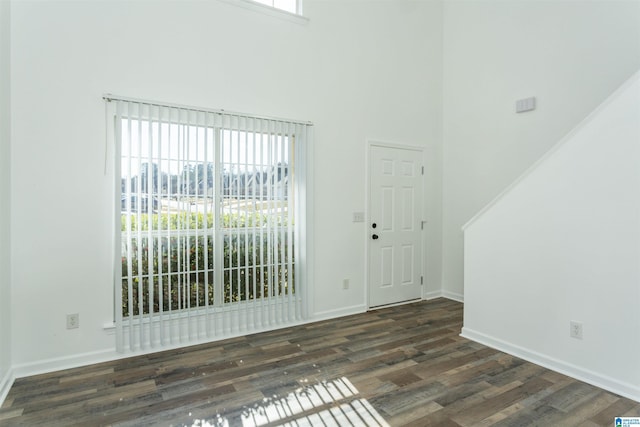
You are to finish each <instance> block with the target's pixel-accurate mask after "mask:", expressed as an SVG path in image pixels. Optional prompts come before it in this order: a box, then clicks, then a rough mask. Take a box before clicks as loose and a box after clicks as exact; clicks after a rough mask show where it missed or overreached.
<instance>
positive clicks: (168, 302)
mask: <svg viewBox="0 0 640 427" xmlns="http://www.w3.org/2000/svg"><path fill="white" fill-rule="evenodd" d="M105 99H106V101H107V109H108V110H107V111H108V113H109V114H108V117H109V118H110V119H109V123H108V125H109V126H112V127H113V137H114V139H115V146H116V162H115V167H116V173H115V175H116V179H117V182H116V205H117V207H116V211H117V215H116V218H117V221H116V233H115V240H116V259H117V260H118V262H117V263H116V266H115V273H116V274H115V276H116V280H115V282H116V286H115V288H116V292H115V298H116V313H115V318H116V322H115V323H116V331H117V332H116V336H117V348H118V350H119V351H134V350H144V349H147V348H152V347H156V346H157V347H161V346H175V345H179V344H181V343H189V342H198V341H206V340H209V339H214V338H218V337H224V336H230V335H236V334H239V333H243V332H254V331H259V330H264V329H271V328H274V327H277V326H278V325H282V326H284V325H288V324H293V323H295V322H296V321H299V320H302V319H303V318H304V317H305V312H304V307H305V304H304V301H305V281H304V277H305V274H304V272H305V268H304V260H305V245H304V243H305V218H306V213H305V206H306V200H305V195H306V193H305V183H306V174H305V171H306V168H305V158H306V147H307V145H308V144H309V139H310V125H309V124H308V123H301V122H294V121H286V120H279V119H270V118H261V117H253V116H249V115H242V114H235V113H233V114H231V113H225V112H221V111H211V110H204V109H198V108H190V107H181V106H172V105H162V104H160V103H155V102H141V101H135V100H128V99H124V98H115V97H105ZM111 118H113V122H111Z"/></svg>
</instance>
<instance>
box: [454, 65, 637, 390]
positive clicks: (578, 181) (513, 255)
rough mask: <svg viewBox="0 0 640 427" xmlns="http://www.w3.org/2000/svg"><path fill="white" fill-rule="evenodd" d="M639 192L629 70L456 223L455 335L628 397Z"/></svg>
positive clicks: (633, 375) (633, 368)
mask: <svg viewBox="0 0 640 427" xmlns="http://www.w3.org/2000/svg"><path fill="white" fill-rule="evenodd" d="M639 194H640V72H639V73H637V74H636V75H635V76H634V77H633V79H632V80H631V81H630V82H629V83H627V84H626V85H625V87H624V89H623V90H622V91H621V92H619V93H617V94H616V95H615V96H614V97H613V98H612V99H610V100H609V101H607V103H606V104H605V105H604V106H603V107H602V108H601V109H599V110H598V111H597V112H596V113H595V114H594V115H593V116H591V117H590V118H589V119H588V120H587V121H586V122H585V123H583V124H582V125H581V126H580V127H579V128H578V129H577V130H576V131H575V132H574V133H572V134H571V135H570V136H569V137H568V138H567V139H566V140H564V141H563V142H562V144H561V145H560V146H559V148H557V149H556V150H554V151H553V152H552V153H551V154H550V155H548V156H547V157H545V159H544V160H543V161H541V162H540V163H539V164H538V165H537V166H536V167H535V168H533V169H532V171H531V172H530V173H529V174H527V175H526V176H525V177H524V178H522V180H520V181H519V182H518V183H517V184H515V185H514V186H513V187H511V188H510V189H509V190H508V191H507V192H506V193H505V194H504V195H503V196H502V197H501V198H500V199H499V200H497V201H496V202H495V204H493V205H492V206H490V207H489V208H488V209H487V210H486V211H484V212H483V213H482V214H481V215H479V216H478V217H476V218H475V219H474V220H473V221H472V222H471V223H470V224H469V225H468V227H467V228H466V231H465V271H464V273H465V312H464V328H463V336H466V337H468V338H471V339H475V340H478V341H480V342H483V343H485V344H489V345H491V346H494V347H497V348H499V349H502V350H506V351H507V352H510V353H513V354H516V355H519V356H522V357H524V358H526V359H529V360H532V361H534V362H536V363H539V364H542V365H544V366H548V367H551V368H552V369H556V370H559V371H561V372H565V373H569V374H570V375H572V376H574V377H577V378H581V379H584V380H586V381H588V382H592V383H594V384H596V385H600V386H602V387H605V388H608V389H611V390H613V391H615V392H617V393H620V394H623V395H626V396H628V397H631V398H633V399H635V400H638V401H640V358H638V354H640V310H638V306H639V304H640V262H639V261H640V238H639V237H640V198H639V197H638V195H639ZM572 320H573V321H579V322H582V324H583V339H582V340H577V339H575V338H570V336H569V324H570V321H572Z"/></svg>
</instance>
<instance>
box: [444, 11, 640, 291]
mask: <svg viewBox="0 0 640 427" xmlns="http://www.w3.org/2000/svg"><path fill="white" fill-rule="evenodd" d="M443 52H444V61H443V68H444V72H443V75H444V104H443V105H444V107H443V114H444V120H443V147H444V153H443V171H444V174H443V249H442V251H443V267H442V268H443V290H444V293H445V295H448V296H453V297H457V298H462V296H463V293H464V290H463V259H462V256H463V241H462V231H461V227H462V225H463V224H464V223H465V222H467V221H468V220H469V219H470V218H471V217H472V216H473V215H474V214H475V213H477V212H478V211H479V210H480V209H481V208H482V207H483V206H485V205H486V204H487V203H489V201H491V200H492V199H493V198H494V197H495V196H496V195H497V194H498V193H500V192H501V191H502V190H503V189H504V188H505V187H506V186H507V185H509V184H510V183H511V182H512V181H513V180H514V179H515V178H516V177H518V176H519V175H520V174H521V173H522V172H523V171H524V170H525V169H526V168H527V167H528V166H530V165H531V164H532V163H533V162H534V161H536V160H537V159H538V158H540V157H541V156H542V155H543V153H545V152H546V151H547V150H548V149H549V148H550V147H551V146H553V145H554V144H555V143H556V142H557V141H558V140H560V138H562V137H563V136H564V135H565V134H566V133H567V132H568V131H569V130H570V129H572V128H573V127H574V126H575V125H576V124H577V123H578V122H579V121H580V120H581V119H582V118H584V117H585V116H586V115H587V114H588V113H589V112H590V111H592V110H593V109H594V108H595V107H596V106H597V105H598V104H599V103H600V102H602V101H603V100H604V99H605V98H606V97H607V96H608V95H609V94H611V93H612V92H613V91H614V90H615V89H616V88H617V87H618V86H619V85H620V84H621V83H622V82H623V81H625V80H626V79H627V78H628V77H629V76H630V75H631V74H632V73H633V72H635V71H636V70H637V69H638V68H640V2H637V1H621V2H618V1H534V0H530V1H528V0H523V1H447V2H445V5H444V49H443ZM529 96H536V97H537V100H538V108H537V110H535V111H534V112H531V113H526V114H515V112H514V111H515V101H516V100H517V99H520V98H525V97H529Z"/></svg>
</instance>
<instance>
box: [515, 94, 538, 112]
mask: <svg viewBox="0 0 640 427" xmlns="http://www.w3.org/2000/svg"><path fill="white" fill-rule="evenodd" d="M535 109H536V97H535V96H532V97H530V98H524V99H519V100H517V101H516V113H524V112H526V111H532V110H535Z"/></svg>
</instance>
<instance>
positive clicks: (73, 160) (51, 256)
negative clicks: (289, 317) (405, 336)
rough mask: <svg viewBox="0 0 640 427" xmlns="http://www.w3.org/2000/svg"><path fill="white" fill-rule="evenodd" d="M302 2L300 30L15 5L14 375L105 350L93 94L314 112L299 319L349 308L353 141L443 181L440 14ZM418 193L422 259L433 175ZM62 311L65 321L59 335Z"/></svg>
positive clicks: (354, 295)
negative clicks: (70, 326)
mask: <svg viewBox="0 0 640 427" xmlns="http://www.w3.org/2000/svg"><path fill="white" fill-rule="evenodd" d="M305 11H306V14H308V16H309V18H310V21H309V22H308V23H306V24H304V23H302V24H301V23H297V22H292V21H290V20H286V19H281V18H276V17H273V16H269V15H265V14H261V13H256V12H255V11H252V10H247V9H245V8H240V7H237V6H235V5H233V4H230V3H227V2H218V1H213V0H211V1H207V2H203V1H182V2H160V1H158V2H155V1H154V2H138V1H130V2H113V1H92V2H75V1H69V2H66V1H49V2H39V1H35V2H28V1H27V2H16V3H14V4H13V7H12V15H13V16H12V22H11V23H12V40H11V43H12V47H13V58H12V64H11V67H12V72H13V76H14V78H13V80H12V82H11V85H12V89H13V104H12V105H13V110H12V124H13V139H12V150H13V153H12V155H13V164H12V166H13V169H12V190H13V196H14V199H13V204H12V206H11V209H12V214H13V215H14V217H13V222H12V232H13V236H14V239H13V242H12V254H13V264H12V266H13V277H14V279H13V298H12V304H13V306H14V307H19V308H20V309H18V310H14V312H13V319H12V320H13V325H14V326H15V327H14V339H13V345H12V350H13V353H12V354H13V361H14V364H15V366H16V369H17V373H18V374H23V373H29V372H33V371H36V370H40V369H54V368H59V367H61V366H64V365H65V364H66V363H68V364H76V363H79V362H80V361H83V360H84V361H92V360H97V359H100V358H105V357H112V356H113V353H112V350H113V348H114V338H113V336H110V335H108V334H106V333H105V332H104V331H103V328H102V327H103V324H104V323H106V322H109V321H111V320H112V316H113V297H112V294H113V291H112V289H113V288H112V280H111V277H112V273H111V270H112V261H111V260H112V246H111V235H112V232H113V231H112V218H111V217H112V208H111V206H112V199H113V197H112V182H113V176H112V175H111V172H108V173H107V174H106V175H105V174H104V173H103V165H104V159H105V157H104V141H105V136H104V135H105V128H104V105H103V101H102V99H101V96H102V95H103V94H104V93H107V92H110V93H114V94H118V95H124V96H130V97H136V98H146V99H153V100H160V101H167V102H175V103H180V104H187V105H197V106H205V107H211V108H224V109H227V110H232V111H242V112H247V113H256V114H261V115H272V116H279V117H287V118H294V119H302V120H310V121H313V122H314V123H315V147H314V149H313V158H314V162H313V163H314V164H313V169H314V171H315V177H314V178H315V194H314V203H315V212H314V218H315V223H314V224H313V227H314V232H315V236H316V240H315V242H314V243H315V244H314V246H313V248H312V249H313V253H314V254H315V258H314V264H315V266H316V269H315V276H314V277H313V281H314V284H315V288H314V289H315V291H314V312H315V313H316V314H317V315H318V316H330V315H337V314H344V313H347V312H352V311H358V310H362V309H364V307H365V305H366V300H365V283H364V273H365V257H364V251H365V244H366V230H365V229H364V224H362V223H352V222H351V214H352V212H353V211H364V210H365V206H364V204H365V196H364V192H365V182H364V177H365V159H366V140H367V138H375V139H379V140H380V139H381V140H386V141H395V142H401V143H408V144H414V145H418V146H423V147H425V148H426V149H427V152H434V153H435V154H434V156H433V158H431V159H430V160H429V161H430V163H431V165H432V167H431V168H430V169H429V170H430V173H431V174H432V176H433V177H435V179H434V181H436V180H437V177H439V176H440V171H439V168H440V164H439V155H438V152H439V150H440V149H439V141H440V133H441V131H440V123H441V122H440V117H441V114H440V109H441V99H440V97H441V80H440V79H441V48H442V44H441V25H440V23H441V11H442V9H441V5H440V4H439V3H437V2H436V3H433V2H426V3H422V2H395V1H386V2H379V1H357V2H356V1H354V2H345V1H335V2H334V1H311V0H309V1H305ZM112 155H113V151H112V147H110V148H109V154H108V156H109V157H108V158H109V159H110V160H111V156H112ZM429 197H430V198H431V199H430V200H429V202H430V203H429V206H430V210H431V211H430V212H432V213H433V216H434V220H433V221H432V222H431V223H430V227H431V229H430V230H429V231H428V233H429V235H432V236H434V239H433V240H432V241H435V242H436V243H435V244H432V246H431V247H430V249H431V252H434V251H437V249H438V243H437V242H438V239H439V237H438V236H439V232H440V231H439V230H440V229H441V227H440V224H439V223H438V219H439V217H438V203H437V202H438V201H439V200H438V197H439V188H438V186H437V184H431V187H429ZM15 236H19V238H15ZM429 265H430V266H433V268H434V269H435V270H434V271H433V272H430V276H429V275H428V278H429V277H431V278H432V279H433V280H436V281H437V280H439V277H440V272H439V269H438V266H439V265H438V262H437V261H436V262H432V261H430V264H429ZM343 278H349V279H350V280H351V287H350V289H349V290H348V291H343V290H342V279H343ZM432 286H433V287H434V289H438V287H439V283H435V284H433V285H432ZM76 312H77V313H79V314H80V328H79V329H75V330H66V329H65V316H66V314H67V313H76ZM18 337H20V339H18ZM67 358H68V359H67Z"/></svg>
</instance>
